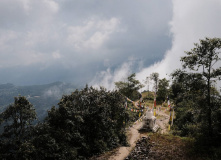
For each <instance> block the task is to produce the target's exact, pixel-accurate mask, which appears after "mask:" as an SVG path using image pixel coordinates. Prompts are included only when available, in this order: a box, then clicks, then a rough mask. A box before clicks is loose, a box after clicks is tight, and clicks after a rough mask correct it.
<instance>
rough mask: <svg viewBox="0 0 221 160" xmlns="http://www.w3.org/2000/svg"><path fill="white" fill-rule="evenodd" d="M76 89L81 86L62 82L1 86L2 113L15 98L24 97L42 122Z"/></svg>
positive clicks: (0, 107)
mask: <svg viewBox="0 0 221 160" xmlns="http://www.w3.org/2000/svg"><path fill="white" fill-rule="evenodd" d="M76 88H79V86H75V85H73V84H70V83H62V82H55V83H51V84H45V85H32V86H16V85H13V84H10V83H8V84H0V112H2V111H4V109H5V108H6V107H7V106H8V105H9V104H11V103H13V102H14V97H16V96H19V95H22V96H25V97H26V98H27V99H28V100H29V101H30V102H31V103H32V104H33V105H34V107H35V109H36V112H37V116H38V118H39V120H42V119H43V118H44V117H45V116H46V115H47V110H48V109H50V108H51V106H57V104H58V102H59V100H60V99H61V97H62V95H65V94H70V93H71V92H73V91H74V90H75V89H76Z"/></svg>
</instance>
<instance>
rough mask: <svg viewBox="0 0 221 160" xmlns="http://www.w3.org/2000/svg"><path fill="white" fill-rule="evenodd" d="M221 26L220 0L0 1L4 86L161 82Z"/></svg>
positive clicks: (0, 67) (217, 34) (0, 66)
mask: <svg viewBox="0 0 221 160" xmlns="http://www.w3.org/2000/svg"><path fill="white" fill-rule="evenodd" d="M220 20H221V1H220V0H185V1H184V0H118V1H117V0H0V84H1V83H14V84H17V85H30V84H45V83H51V82H54V81H63V82H73V83H76V84H83V85H84V84H86V83H89V84H90V85H95V86H99V85H102V86H105V87H107V88H108V89H112V88H113V87H114V85H113V82H115V81H118V80H122V79H124V78H125V77H127V76H128V75H129V74H131V73H133V72H136V73H137V78H138V79H139V80H140V81H143V80H144V79H145V77H146V76H149V74H150V73H152V72H159V74H160V77H164V76H166V74H170V73H171V71H173V70H174V69H176V68H178V67H180V62H179V59H180V56H183V55H184V51H187V50H190V49H191V48H192V47H193V43H195V42H198V41H199V39H202V38H204V37H211V38H212V37H221V29H220V28H221V21H220Z"/></svg>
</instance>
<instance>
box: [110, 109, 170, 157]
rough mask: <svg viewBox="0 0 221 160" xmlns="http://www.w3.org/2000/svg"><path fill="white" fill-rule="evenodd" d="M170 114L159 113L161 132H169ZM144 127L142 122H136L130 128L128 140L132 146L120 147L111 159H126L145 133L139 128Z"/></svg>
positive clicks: (157, 121) (158, 122)
mask: <svg viewBox="0 0 221 160" xmlns="http://www.w3.org/2000/svg"><path fill="white" fill-rule="evenodd" d="M168 121H169V115H167V114H166V113H165V112H164V111H159V112H158V114H157V120H156V123H157V124H158V125H159V127H160V129H159V132H160V133H161V134H167V132H168V131H167V129H168ZM141 127H142V122H136V123H135V124H134V125H133V126H132V127H130V128H129V129H128V132H127V135H128V141H129V145H130V147H119V148H118V149H117V150H116V152H115V153H114V154H112V156H111V157H110V158H109V160H124V159H125V158H126V157H127V156H128V155H129V154H130V152H131V151H132V150H133V148H134V147H135V146H136V142H137V140H138V139H140V138H141V137H142V136H143V135H142V134H141V133H139V131H138V130H139V129H140V128H141Z"/></svg>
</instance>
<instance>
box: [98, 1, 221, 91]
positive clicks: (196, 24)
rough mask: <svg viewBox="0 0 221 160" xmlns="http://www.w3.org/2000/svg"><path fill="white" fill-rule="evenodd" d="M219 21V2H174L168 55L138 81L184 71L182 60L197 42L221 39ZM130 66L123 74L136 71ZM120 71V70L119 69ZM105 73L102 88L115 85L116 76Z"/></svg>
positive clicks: (143, 69)
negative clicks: (178, 69)
mask: <svg viewBox="0 0 221 160" xmlns="http://www.w3.org/2000/svg"><path fill="white" fill-rule="evenodd" d="M220 19H221V1H220V0H203V1H202V0H194V1H193V0H185V1H184V0H173V17H172V20H171V21H170V23H169V25H170V32H171V35H172V37H173V40H172V47H171V49H169V50H168V51H167V52H165V56H164V58H163V59H162V60H161V61H158V62H155V63H154V64H152V65H150V66H149V67H146V68H142V69H141V70H140V71H138V72H137V78H138V79H139V80H140V81H141V82H143V80H145V78H146V77H147V76H149V75H150V74H151V73H153V72H158V73H159V74H160V78H163V77H167V78H169V76H168V75H169V74H170V73H171V72H173V71H174V70H175V69H177V68H181V63H180V58H181V57H182V56H184V55H185V53H184V51H189V50H191V49H192V48H193V47H194V43H199V39H204V38H205V37H210V38H213V37H221V30H220V28H221V21H220ZM220 65H221V63H220ZM128 67H130V68H126V69H125V68H124V69H123V70H122V71H125V72H129V71H130V70H132V69H133V68H132V67H131V65H129V66H128ZM118 72H120V71H119V70H118ZM102 74H103V75H106V74H107V75H108V78H106V77H105V76H104V78H103V79H102V80H100V81H101V82H102V83H101V84H102V85H103V84H107V82H108V85H106V86H108V87H109V86H110V85H109V84H113V83H114V81H111V82H110V79H111V80H113V77H115V74H112V75H110V73H109V70H107V71H106V72H105V73H104V72H102ZM124 75H125V73H124ZM122 78H123V77H122ZM121 80H122V79H121ZM109 88H110V87H109ZM112 89H113V87H112Z"/></svg>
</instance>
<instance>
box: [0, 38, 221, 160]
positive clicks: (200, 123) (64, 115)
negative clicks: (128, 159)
mask: <svg viewBox="0 0 221 160" xmlns="http://www.w3.org/2000/svg"><path fill="white" fill-rule="evenodd" d="M194 45H195V47H194V48H193V49H192V50H191V51H187V52H185V53H186V55H185V56H184V57H181V64H182V67H183V68H182V69H177V70H175V71H174V72H173V73H172V74H171V75H170V76H171V79H172V80H171V81H169V80H168V79H166V78H163V79H160V78H159V73H156V72H154V73H152V74H150V75H147V78H146V80H145V84H141V83H140V82H139V81H138V80H137V79H136V74H135V73H133V74H131V75H130V76H128V78H127V79H126V80H125V81H119V82H115V86H116V88H117V90H113V91H107V90H106V89H105V88H102V87H101V88H99V89H95V88H93V87H88V86H87V85H86V86H85V87H84V88H83V89H79V90H78V89H76V90H75V91H73V92H72V93H68V94H66V95H63V96H62V98H61V99H60V100H59V102H58V106H52V105H51V106H52V107H51V106H47V107H49V108H50V109H49V110H48V112H47V115H46V117H45V118H44V120H42V121H40V122H38V123H34V122H35V121H36V119H37V114H36V111H35V107H34V106H33V104H32V101H31V99H30V98H29V97H27V95H26V94H25V92H21V93H23V94H24V95H25V96H23V95H21V96H16V95H12V94H10V92H9V93H8V94H9V95H12V96H15V98H14V103H12V104H10V105H8V106H6V107H4V109H2V111H1V114H0V123H1V128H3V130H2V132H1V133H0V134H1V135H0V159H39V160H40V159H88V158H89V157H92V156H94V155H99V154H101V153H103V152H105V151H108V150H112V149H114V148H116V147H118V146H122V145H125V146H126V145H128V143H127V136H126V128H127V127H128V126H129V125H130V123H132V122H133V121H135V120H136V119H137V118H138V117H139V115H138V113H131V112H129V111H128V110H126V109H125V97H128V98H129V99H131V100H133V101H136V100H139V99H140V98H141V94H140V92H139V90H140V89H141V88H144V87H145V92H146V93H147V94H146V96H145V97H143V100H144V101H151V102H153V100H154V94H153V92H155V95H156V100H157V104H158V105H165V104H166V103H167V100H168V97H169V98H170V102H171V106H173V109H174V110H175V119H174V122H173V126H172V128H171V131H170V133H169V134H173V135H176V136H180V137H189V138H191V139H193V141H194V146H193V147H195V148H197V150H196V151H195V152H199V153H201V152H202V153H207V154H208V155H209V156H210V158H211V159H221V144H220V141H221V95H220V79H221V67H220V65H219V64H220V62H221V61H220V60H221V59H220V50H221V39H219V38H205V39H203V40H200V42H199V43H196V44H194ZM150 81H152V84H153V91H150V87H149V86H150V85H149V84H150V83H149V82H150ZM7 87H8V88H7ZM2 88H4V89H5V88H7V91H9V90H8V89H12V88H13V89H14V86H13V85H10V84H8V85H7V86H0V90H1V89H2ZM5 90H6V89H5ZM1 92H4V91H3V90H1ZM15 93H16V94H17V93H18V92H15ZM34 95H35V96H41V95H40V94H39V95H37V94H33V96H34ZM31 97H32V96H31ZM1 98H2V100H1V101H2V102H3V101H6V99H5V98H4V97H1ZM2 102H1V103H2ZM33 102H34V101H33ZM53 105H56V104H53ZM193 154H194V153H193Z"/></svg>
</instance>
